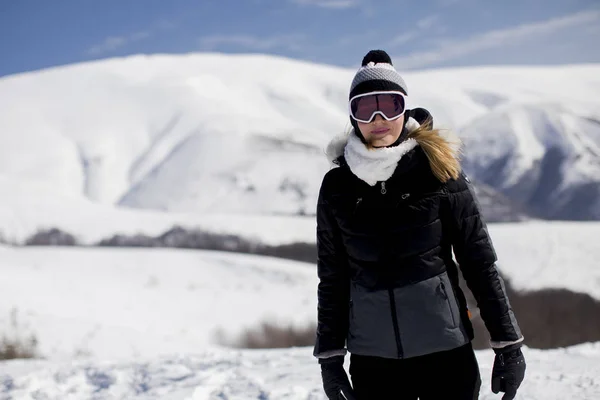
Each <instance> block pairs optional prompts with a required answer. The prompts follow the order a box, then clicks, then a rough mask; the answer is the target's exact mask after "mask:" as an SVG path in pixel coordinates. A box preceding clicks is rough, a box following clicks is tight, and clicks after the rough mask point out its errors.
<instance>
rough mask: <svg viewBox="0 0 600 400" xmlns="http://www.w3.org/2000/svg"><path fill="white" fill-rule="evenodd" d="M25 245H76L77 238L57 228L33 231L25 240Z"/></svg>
mask: <svg viewBox="0 0 600 400" xmlns="http://www.w3.org/2000/svg"><path fill="white" fill-rule="evenodd" d="M25 245H26V246H76V245H77V240H76V239H75V236H73V235H71V234H70V233H67V232H64V231H61V230H60V229H57V228H52V229H48V230H43V231H40V232H37V233H35V234H34V235H32V236H31V237H29V238H28V239H27V240H26V241H25Z"/></svg>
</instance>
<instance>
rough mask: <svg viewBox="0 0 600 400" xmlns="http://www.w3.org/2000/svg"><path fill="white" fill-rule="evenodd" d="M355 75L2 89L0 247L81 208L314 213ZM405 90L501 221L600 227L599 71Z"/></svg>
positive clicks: (86, 72)
mask: <svg viewBox="0 0 600 400" xmlns="http://www.w3.org/2000/svg"><path fill="white" fill-rule="evenodd" d="M354 72H355V71H354V70H352V69H342V68H337V67H331V66H324V65H317V64H311V63H307V62H300V61H295V60H290V59H284V58H277V57H271V56H259V55H252V56H250V55H221V54H190V55H177V56H175V55H153V56H132V57H127V58H123V59H111V60H104V61H97V62H91V63H84V64H79V65H72V66H66V67H58V68H53V69H48V70H44V71H39V72H33V73H26V74H21V75H15V76H9V77H5V78H2V79H0V191H1V192H2V196H0V205H3V204H4V206H5V207H4V208H5V210H6V209H7V208H8V207H10V206H11V205H14V204H18V207H16V208H15V209H16V210H18V211H19V212H18V213H17V212H13V211H12V210H11V211H8V210H6V211H4V212H5V213H7V214H8V215H5V216H4V217H2V220H1V221H0V225H1V226H4V227H6V226H10V227H14V229H13V228H11V229H13V230H10V229H9V230H8V232H7V231H6V228H5V229H4V234H5V235H7V236H9V237H12V236H19V235H18V234H16V233H15V232H16V231H19V232H20V231H21V230H23V229H27V230H29V227H34V226H40V225H42V224H41V222H40V221H39V220H36V219H34V220H33V221H32V220H31V219H32V218H34V217H33V216H34V215H38V216H39V218H40V219H44V220H46V219H52V217H51V216H47V215H45V214H48V213H44V210H50V209H52V210H53V213H54V219H56V220H59V221H60V220H62V219H65V220H66V219H69V218H72V217H68V215H69V214H73V213H79V214H81V215H80V217H81V218H82V219H85V218H88V217H87V216H85V215H82V214H83V213H84V209H87V208H89V207H87V206H86V207H77V208H73V207H71V205H72V204H74V203H77V204H86V205H87V204H90V202H91V203H92V204H96V205H99V206H102V209H103V210H104V211H105V212H107V213H108V212H109V210H114V211H115V212H118V210H119V209H122V208H123V207H126V208H135V209H139V208H143V209H150V210H155V211H158V214H157V215H161V216H162V215H164V214H165V212H168V213H172V212H176V213H181V214H180V215H184V214H185V215H196V214H202V215H210V216H212V215H215V214H221V215H229V216H231V215H235V214H237V215H239V214H244V215H267V214H268V215H274V216H278V215H284V216H293V215H299V214H300V215H301V214H311V213H312V212H313V211H314V205H315V202H316V196H317V191H318V187H319V184H320V180H321V177H322V175H323V174H324V173H325V172H326V171H327V169H328V168H329V165H328V163H327V161H326V158H325V156H324V148H325V146H326V144H327V142H328V141H329V140H330V139H331V138H332V137H333V136H334V135H336V134H338V133H340V132H341V131H344V130H345V129H347V128H348V126H349V124H348V117H347V110H346V96H347V90H348V86H349V82H350V80H351V78H352V76H353V74H354ZM405 77H406V81H407V83H408V85H409V91H410V94H411V95H410V98H409V106H410V107H416V106H423V107H426V108H428V109H429V110H431V112H432V113H433V115H434V117H435V121H436V124H437V126H439V127H448V128H452V129H455V130H457V131H458V132H459V134H461V135H462V136H463V137H464V138H465V140H466V143H467V152H466V154H465V166H466V169H467V171H468V172H469V173H470V174H471V175H472V176H473V178H474V180H475V181H480V182H481V183H487V184H488V185H489V186H490V187H491V189H490V188H488V189H486V190H482V191H481V192H482V193H483V194H482V196H486V194H485V193H491V196H492V197H491V198H492V199H493V196H495V195H494V194H493V189H498V190H501V191H502V192H503V194H504V195H505V196H507V197H508V199H509V200H508V201H505V205H506V206H507V207H508V211H507V209H506V207H505V208H504V209H503V210H502V212H501V213H500V214H499V215H510V216H514V215H520V214H519V213H520V210H521V209H520V207H521V204H519V205H518V206H517V207H516V210H512V208H513V207H512V206H511V205H510V204H511V202H518V203H524V205H525V206H526V207H530V208H533V209H536V210H537V208H541V209H542V210H547V209H548V210H549V207H552V209H551V212H550V211H549V212H546V213H541V214H543V215H550V216H552V217H557V218H560V217H565V216H573V217H576V218H581V219H583V218H599V216H598V213H597V210H598V208H597V207H596V208H594V207H595V204H597V203H594V201H590V199H591V200H593V199H594V198H595V197H594V196H593V193H594V191H596V192H597V190H598V186H599V183H598V182H599V180H600V178H599V175H598V173H597V157H595V156H594V154H597V152H596V150H595V149H596V148H597V146H598V140H599V136H600V135H599V133H598V132H599V131H598V130H597V129H596V128H597V123H595V122H594V121H598V120H600V111H598V110H600V107H599V105H600V104H599V103H600V100H598V97H597V89H598V85H600V66H597V65H589V66H572V67H568V66H565V67H535V68H517V67H511V68H470V69H456V70H440V71H426V72H419V73H414V72H413V73H406V74H405ZM511 110H512V111H511ZM519 110H529V111H523V113H521V114H520V113H519V112H517V111H519ZM536 110H538V111H539V110H543V111H544V112H542V111H539V112H538V111H536ZM552 110H559V111H556V113H554V111H552ZM540 113H541V114H540ZM539 115H542V116H545V117H543V118H542V117H540V116H539ZM548 121H550V122H548ZM517 138H518V141H517ZM553 154H554V156H553ZM562 155H564V156H562ZM553 159H556V160H559V161H560V162H561V164H560V167H557V165H556V164H555V163H553V162H551V161H552V160H553ZM542 161H543V162H542ZM503 164H506V165H507V166H506V167H499V165H500V166H501V165H503ZM555 170H556V171H560V174H555V173H554V172H555ZM577 201H580V202H582V203H583V204H584V205H585V207H583V206H581V207H577V206H578V205H579V203H577ZM6 202H8V203H6ZM496 203H497V201H495V200H490V201H486V200H485V199H483V201H482V204H496ZM538 205H539V207H538ZM573 208H577V214H576V215H575V214H574V212H573V211H572V210H573ZM61 213H64V216H65V218H59V214H61ZM486 213H487V214H488V215H489V220H498V219H502V218H505V217H504V216H500V217H496V215H495V212H494V211H486ZM155 214H156V213H155ZM115 215H116V214H115ZM510 218H513V217H510ZM111 219H113V220H116V219H117V218H116V217H112V218H111ZM138 222H139V220H138ZM25 227H27V228H25ZM59 227H60V226H59Z"/></svg>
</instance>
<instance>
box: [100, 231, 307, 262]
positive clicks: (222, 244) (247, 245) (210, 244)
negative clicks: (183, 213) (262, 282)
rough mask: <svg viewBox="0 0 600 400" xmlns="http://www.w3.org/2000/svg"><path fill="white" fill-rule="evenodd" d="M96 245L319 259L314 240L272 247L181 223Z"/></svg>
mask: <svg viewBox="0 0 600 400" xmlns="http://www.w3.org/2000/svg"><path fill="white" fill-rule="evenodd" d="M97 245H98V246H107V247H167V248H180V249H198V250H215V251H229V252H235V253H245V254H256V255H264V256H272V257H279V258H285V259H290V260H296V261H305V262H312V263H314V262H315V261H316V259H317V248H316V246H315V245H314V244H311V243H291V244H285V245H281V246H269V245H265V244H262V243H259V242H255V241H252V240H249V239H245V238H243V237H240V236H236V235H228V234H218V233H212V232H205V231H202V230H199V229H185V228H182V227H178V226H176V227H174V228H172V229H170V230H168V231H167V232H165V233H163V234H162V235H160V236H157V237H151V236H147V235H134V236H127V235H115V236H113V237H111V238H108V239H103V240H101V241H100V242H98V243H97Z"/></svg>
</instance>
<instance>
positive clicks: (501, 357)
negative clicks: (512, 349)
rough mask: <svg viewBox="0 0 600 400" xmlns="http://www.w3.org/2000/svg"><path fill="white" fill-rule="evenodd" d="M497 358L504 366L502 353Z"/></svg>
mask: <svg viewBox="0 0 600 400" xmlns="http://www.w3.org/2000/svg"><path fill="white" fill-rule="evenodd" d="M498 358H499V359H500V365H501V366H503V367H504V354H502V353H500V354H499V355H498Z"/></svg>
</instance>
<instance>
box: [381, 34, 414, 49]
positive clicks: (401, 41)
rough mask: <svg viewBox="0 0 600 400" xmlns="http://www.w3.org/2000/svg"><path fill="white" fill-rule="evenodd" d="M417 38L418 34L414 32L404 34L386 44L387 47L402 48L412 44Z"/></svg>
mask: <svg viewBox="0 0 600 400" xmlns="http://www.w3.org/2000/svg"><path fill="white" fill-rule="evenodd" d="M416 36H417V34H416V32H413V31H411V32H406V33H403V34H401V35H398V36H396V37H395V38H393V39H392V40H390V41H389V42H388V43H387V44H386V47H396V46H402V45H403V44H406V43H408V42H410V41H411V40H413V39H414V38H415V37H416Z"/></svg>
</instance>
